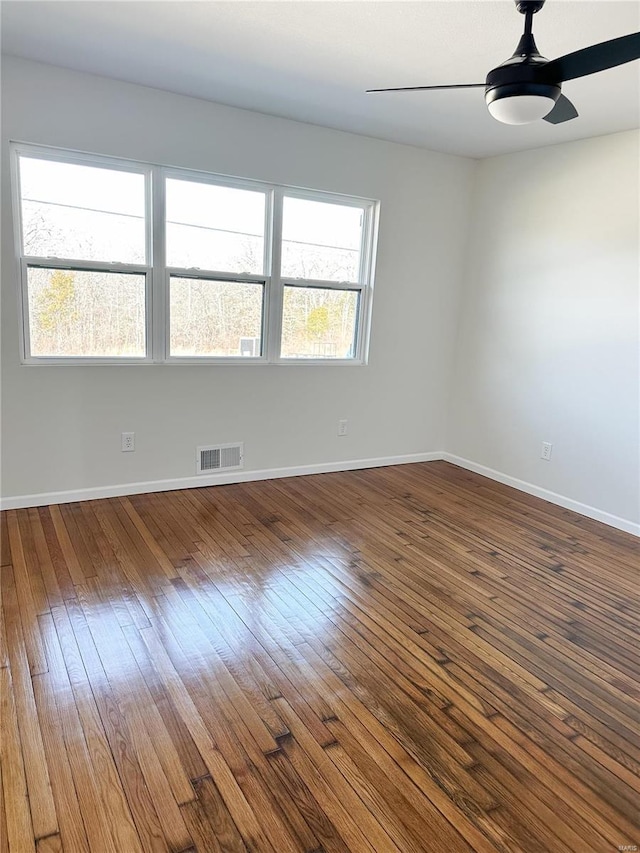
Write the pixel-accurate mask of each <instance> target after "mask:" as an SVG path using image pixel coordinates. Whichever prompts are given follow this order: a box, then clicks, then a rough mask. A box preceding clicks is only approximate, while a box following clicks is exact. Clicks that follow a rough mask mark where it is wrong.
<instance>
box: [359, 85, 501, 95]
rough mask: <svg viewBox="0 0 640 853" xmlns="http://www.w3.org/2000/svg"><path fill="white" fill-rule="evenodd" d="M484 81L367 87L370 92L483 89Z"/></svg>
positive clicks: (484, 86)
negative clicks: (384, 87) (381, 87)
mask: <svg viewBox="0 0 640 853" xmlns="http://www.w3.org/2000/svg"><path fill="white" fill-rule="evenodd" d="M484 88H486V83H454V84H453V85H452V86H400V87H397V88H394V89H367V94H370V93H371V92H426V91H428V90H430V89H484Z"/></svg>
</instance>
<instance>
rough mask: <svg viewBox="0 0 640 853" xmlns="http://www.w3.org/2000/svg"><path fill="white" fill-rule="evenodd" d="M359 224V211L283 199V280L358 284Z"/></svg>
mask: <svg viewBox="0 0 640 853" xmlns="http://www.w3.org/2000/svg"><path fill="white" fill-rule="evenodd" d="M362 220H363V210H362V208H360V207H347V206H346V205H340V204H326V203H325V202H319V201H308V200H307V199H302V198H287V197H285V199H284V209H283V220H282V275H283V277H284V278H307V279H316V280H318V281H359V271H360V250H361V244H362Z"/></svg>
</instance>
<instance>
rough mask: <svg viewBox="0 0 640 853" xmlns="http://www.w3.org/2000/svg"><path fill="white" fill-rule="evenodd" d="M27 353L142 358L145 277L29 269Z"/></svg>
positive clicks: (143, 346) (55, 355)
mask: <svg viewBox="0 0 640 853" xmlns="http://www.w3.org/2000/svg"><path fill="white" fill-rule="evenodd" d="M27 288H28V297H29V334H30V340H31V355H32V356H49V357H61V358H62V357H73V356H77V357H81V356H89V357H91V356H92V357H94V358H100V357H101V358H143V357H144V356H145V354H146V352H145V350H146V340H145V338H146V334H145V276H144V275H142V274H140V273H136V274H133V275H130V274H124V273H112V272H95V271H87V270H54V269H40V268H37V267H30V268H29V270H28V276H27Z"/></svg>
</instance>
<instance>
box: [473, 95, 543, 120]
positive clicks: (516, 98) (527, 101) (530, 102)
mask: <svg viewBox="0 0 640 853" xmlns="http://www.w3.org/2000/svg"><path fill="white" fill-rule="evenodd" d="M555 103H556V99H555V98H553V97H550V96H546V95H511V96H507V97H504V98H497V99H495V100H493V101H491V102H490V103H489V104H487V106H488V108H489V112H490V113H491V115H492V116H493V118H495V119H496V120H497V121H500V122H502V123H503V124H531V123H532V122H534V121H538V120H539V119H541V118H544V117H545V116H546V115H548V114H549V113H550V112H551V110H552V109H553V108H554V106H555Z"/></svg>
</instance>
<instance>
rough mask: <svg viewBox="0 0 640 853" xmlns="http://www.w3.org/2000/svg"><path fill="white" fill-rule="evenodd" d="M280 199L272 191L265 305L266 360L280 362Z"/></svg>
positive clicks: (280, 196) (278, 192)
mask: <svg viewBox="0 0 640 853" xmlns="http://www.w3.org/2000/svg"><path fill="white" fill-rule="evenodd" d="M282 199H283V193H282V190H280V189H277V188H276V189H274V191H273V201H272V218H271V281H270V285H269V299H268V305H267V324H268V330H267V352H266V355H267V360H268V361H271V362H274V361H279V360H280V346H281V341H280V339H281V336H282V278H281V276H280V268H281V265H282Z"/></svg>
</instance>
